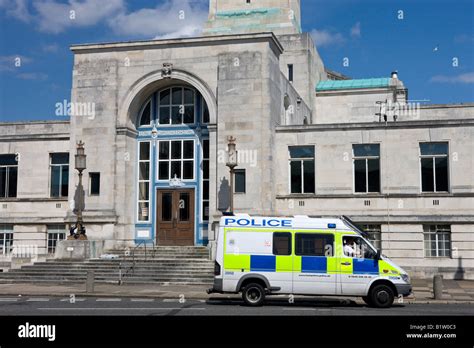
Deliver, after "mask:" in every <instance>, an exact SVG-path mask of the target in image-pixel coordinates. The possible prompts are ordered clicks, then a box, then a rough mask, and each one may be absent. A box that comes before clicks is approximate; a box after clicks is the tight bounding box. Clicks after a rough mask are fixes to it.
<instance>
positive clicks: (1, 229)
mask: <svg viewBox="0 0 474 348" xmlns="http://www.w3.org/2000/svg"><path fill="white" fill-rule="evenodd" d="M0 235H2V238H1V239H0V256H8V255H10V254H11V253H12V252H13V244H14V241H15V231H14V228H13V225H10V224H0ZM7 236H8V237H11V238H6V237H7ZM7 241H10V242H11V243H10V245H9V246H8V247H9V248H8V249H9V250H8V251H7V252H5V247H6V242H7Z"/></svg>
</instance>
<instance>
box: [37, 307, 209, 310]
mask: <svg viewBox="0 0 474 348" xmlns="http://www.w3.org/2000/svg"><path fill="white" fill-rule="evenodd" d="M38 310H42V311H78V310H81V311H164V310H166V311H173V310H184V311H204V310H206V308H181V307H177V308H156V307H151V308H141V307H140V308H130V307H123V308H96V307H89V308H80V307H78V308H38Z"/></svg>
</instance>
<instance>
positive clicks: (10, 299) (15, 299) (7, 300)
mask: <svg viewBox="0 0 474 348" xmlns="http://www.w3.org/2000/svg"><path fill="white" fill-rule="evenodd" d="M16 301H18V299H17V298H0V302H16Z"/></svg>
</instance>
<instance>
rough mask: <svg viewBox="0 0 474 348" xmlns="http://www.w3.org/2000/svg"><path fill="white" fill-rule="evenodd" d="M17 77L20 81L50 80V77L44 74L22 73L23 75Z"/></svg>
mask: <svg viewBox="0 0 474 348" xmlns="http://www.w3.org/2000/svg"><path fill="white" fill-rule="evenodd" d="M16 77H18V78H19V79H22V80H40V81H44V80H46V79H47V78H48V75H46V74H44V73H35V72H32V73H21V74H18V75H16Z"/></svg>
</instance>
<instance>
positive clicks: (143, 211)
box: [138, 202, 150, 221]
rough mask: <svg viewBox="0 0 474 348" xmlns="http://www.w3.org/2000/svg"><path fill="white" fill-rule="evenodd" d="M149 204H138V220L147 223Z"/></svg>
mask: <svg viewBox="0 0 474 348" xmlns="http://www.w3.org/2000/svg"><path fill="white" fill-rule="evenodd" d="M149 208H150V203H149V202H139V203H138V220H139V221H147V220H148V216H149Z"/></svg>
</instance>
